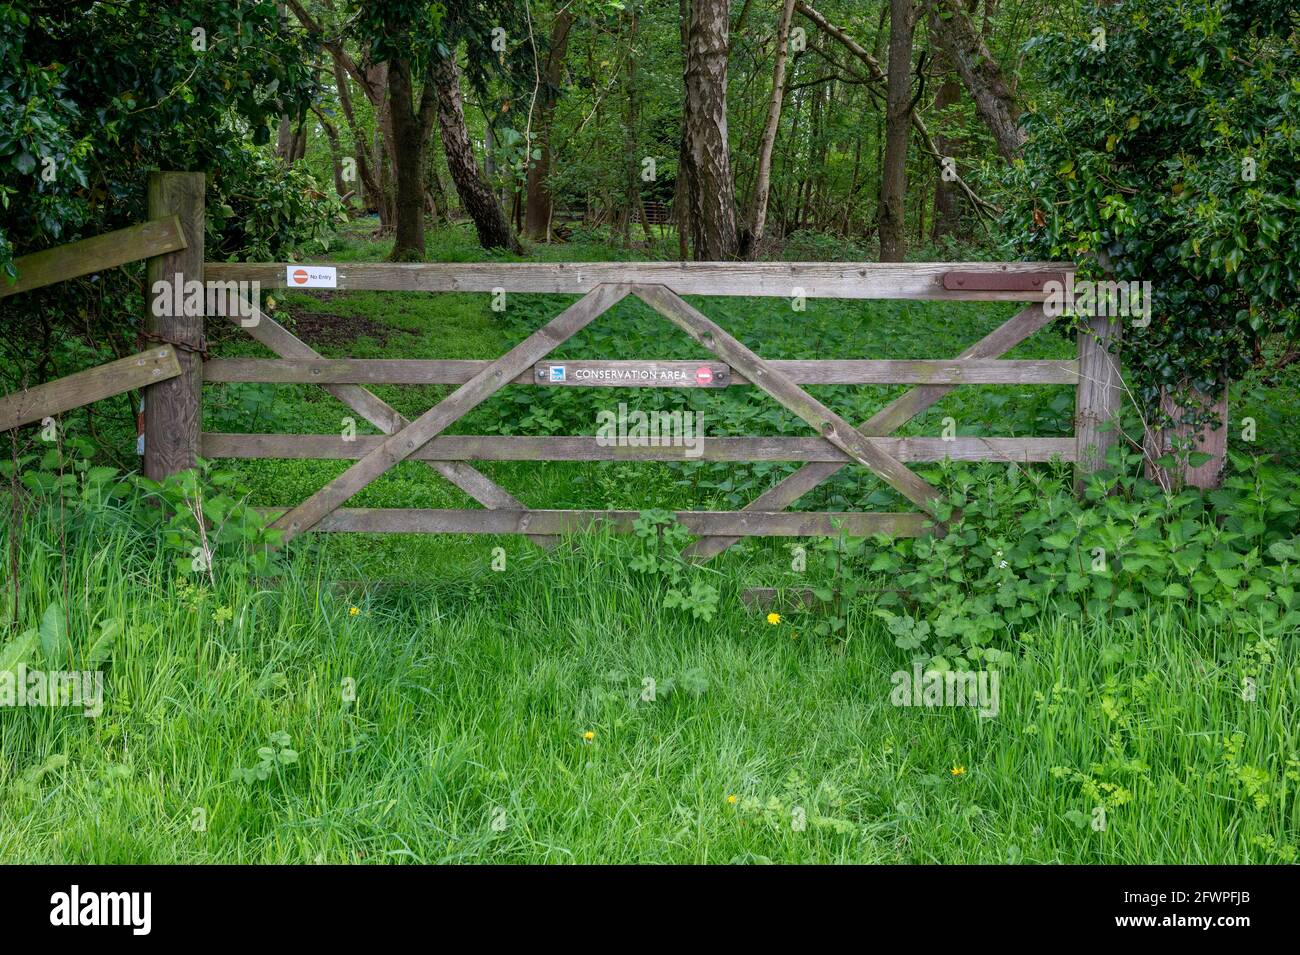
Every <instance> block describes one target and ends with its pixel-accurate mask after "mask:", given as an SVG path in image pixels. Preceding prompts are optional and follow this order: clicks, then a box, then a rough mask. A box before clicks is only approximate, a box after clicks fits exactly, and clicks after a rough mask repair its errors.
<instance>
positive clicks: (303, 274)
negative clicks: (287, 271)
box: [293, 269, 307, 285]
mask: <svg viewBox="0 0 1300 955" xmlns="http://www.w3.org/2000/svg"><path fill="white" fill-rule="evenodd" d="M293 280H294V281H295V282H297V283H298V284H299V285H303V284H305V283H306V281H307V270H306V269H295V270H294V273H293Z"/></svg>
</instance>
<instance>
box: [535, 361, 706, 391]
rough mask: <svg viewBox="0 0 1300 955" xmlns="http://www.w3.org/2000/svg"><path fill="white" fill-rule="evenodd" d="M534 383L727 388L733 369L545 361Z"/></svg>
mask: <svg viewBox="0 0 1300 955" xmlns="http://www.w3.org/2000/svg"><path fill="white" fill-rule="evenodd" d="M533 380H534V382H535V383H536V384H539V385H559V386H561V387H564V386H568V387H577V388H726V387H727V386H728V385H730V384H731V368H730V366H728V365H725V364H723V363H722V362H717V361H542V362H538V363H537V364H536V365H535V366H534V368H533Z"/></svg>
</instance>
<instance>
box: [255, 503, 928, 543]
mask: <svg viewBox="0 0 1300 955" xmlns="http://www.w3.org/2000/svg"><path fill="white" fill-rule="evenodd" d="M257 510H258V511H259V512H261V513H262V514H264V515H266V516H267V517H269V518H272V519H274V518H277V517H279V516H280V515H282V514H284V513H286V512H287V510H288V509H287V508H278V507H277V508H271V507H259V508H257ZM640 516H641V515H640V512H639V511H582V510H523V511H507V510H481V511H479V510H437V509H431V508H363V507H341V508H339V509H337V510H335V511H332V512H330V513H329V514H327V515H325V516H324V517H323V518H321V520H320V522H319V523H318V524H316V526H315V527H314V528H313V530H317V531H353V532H360V533H367V534H548V535H549V534H571V533H577V532H579V531H584V530H590V529H591V528H593V527H596V526H597V525H599V524H602V523H608V524H610V525H612V526H613V528H614V529H615V530H619V531H630V530H632V525H633V524H634V522H635V521H636V519H637V518H638V517H640ZM677 520H678V521H679V522H680V523H681V524H682V526H684V527H685V528H686V529H687V530H688V531H690V532H691V533H692V534H695V535H699V536H708V535H716V534H725V535H727V536H729V537H837V536H839V534H841V533H844V534H848V535H850V536H852V537H868V536H870V535H872V534H889V535H892V536H894V537H919V536H920V535H921V534H923V533H925V531H926V529H927V528H926V525H927V524H930V523H931V519H930V518H929V517H928V516H927V515H925V514H889V513H858V512H850V511H837V512H829V513H818V514H808V513H800V512H798V511H779V512H764V511H678V512H677ZM931 526H932V525H931Z"/></svg>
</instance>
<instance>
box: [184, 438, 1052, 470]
mask: <svg viewBox="0 0 1300 955" xmlns="http://www.w3.org/2000/svg"><path fill="white" fill-rule="evenodd" d="M382 440H383V438H382V437H381V436H379V435H368V434H367V435H361V434H359V435H357V436H356V437H354V438H352V439H350V440H345V439H344V438H342V437H341V436H339V435H334V434H233V433H223V432H206V433H204V435H203V439H202V448H203V450H202V456H203V457H205V458H296V459H303V458H315V459H324V460H355V459H357V458H360V457H362V456H364V455H365V454H367V453H369V452H370V451H373V450H374V449H375V448H376V447H378V446H379V442H380V441H382ZM867 440H868V441H869V442H871V443H872V444H874V445H876V446H877V447H879V448H880V449H881V450H882V451H884V452H885V453H886V454H889V455H890V456H891V457H895V458H897V459H898V460H900V461H943V460H951V461H1016V462H1021V463H1027V462H1031V461H1051V460H1060V461H1074V460H1075V459H1076V455H1077V443H1076V441H1075V439H1074V438H1072V437H1070V438H980V437H959V438H953V439H952V440H945V439H944V438H924V437H923V438H868V439H867ZM411 457H412V459H413V460H421V461H834V462H836V463H846V462H848V461H849V460H850V458H849V456H848V455H846V454H845V453H844V452H843V451H841V450H839V449H838V448H836V447H835V446H834V445H832V444H830V443H829V442H827V441H825V440H824V439H822V438H785V437H738V438H701V439H699V442H698V444H697V445H696V447H694V448H687V447H653V446H649V447H616V446H610V445H608V444H602V443H600V440H599V439H597V438H596V437H594V436H590V435H549V436H541V437H537V436H519V435H459V434H457V435H439V436H438V437H436V438H434V439H433V440H432V441H430V442H429V443H428V444H426V445H425V446H424V447H423V448H421V449H420V450H419V451H417V452H416V453H415V454H413V455H412V456H411Z"/></svg>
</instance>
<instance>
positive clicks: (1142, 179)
mask: <svg viewBox="0 0 1300 955" xmlns="http://www.w3.org/2000/svg"><path fill="white" fill-rule="evenodd" d="M1294 7H1295V5H1294V2H1293V0H1250V2H1246V0H1205V2H1201V3H1184V2H1181V0H1119V2H1094V3H1092V4H1090V5H1089V6H1088V7H1086V8H1085V9H1084V10H1083V11H1082V12H1081V15H1080V16H1079V17H1078V18H1076V19H1073V20H1072V21H1070V26H1069V27H1068V28H1067V29H1065V30H1062V31H1058V32H1053V33H1050V34H1047V35H1045V36H1041V37H1038V38H1036V39H1034V40H1031V41H1030V42H1029V43H1028V44H1026V53H1027V54H1028V55H1030V56H1031V57H1033V58H1034V59H1035V60H1036V61H1037V62H1039V63H1040V64H1041V67H1042V69H1043V71H1044V80H1045V84H1044V88H1045V89H1047V90H1050V91H1051V92H1050V94H1044V95H1045V96H1050V99H1045V100H1044V101H1043V102H1041V103H1032V104H1030V108H1029V110H1028V111H1027V112H1026V113H1025V115H1024V117H1023V120H1022V123H1023V125H1024V128H1025V131H1026V133H1027V136H1028V139H1027V142H1026V144H1025V148H1024V153H1023V158H1021V159H1018V160H1016V161H1015V162H1014V163H1013V164H1012V167H1011V169H1010V170H1009V171H1005V172H1004V173H1002V174H1000V177H999V179H1000V181H1001V182H1003V183H1004V184H1005V191H1004V192H1003V195H1002V199H1003V203H1004V207H1005V210H1006V218H1005V222H1004V224H1005V226H1006V227H1007V229H1008V232H1009V235H1010V236H1011V244H1012V247H1013V249H1014V251H1015V252H1018V253H1022V254H1024V255H1025V256H1027V257H1029V258H1033V259H1039V260H1061V259H1065V260H1072V261H1075V262H1078V263H1079V264H1080V267H1081V273H1080V276H1079V277H1080V278H1081V279H1083V278H1094V279H1095V278H1104V277H1106V273H1107V272H1109V273H1110V276H1111V277H1112V278H1113V279H1115V280H1119V281H1150V282H1151V283H1152V285H1153V298H1154V303H1153V314H1152V315H1149V316H1146V317H1145V318H1144V319H1143V320H1140V321H1136V322H1135V321H1129V322H1127V323H1126V325H1125V327H1124V328H1123V330H1122V332H1123V337H1124V342H1123V360H1124V364H1125V369H1126V372H1127V373H1128V374H1129V376H1130V377H1131V378H1132V380H1133V383H1134V385H1135V396H1136V398H1137V400H1138V403H1139V404H1140V406H1141V407H1142V410H1143V414H1144V417H1145V419H1146V421H1147V423H1148V425H1150V426H1152V427H1154V428H1166V427H1174V426H1179V425H1181V427H1180V429H1179V430H1180V432H1181V433H1183V434H1186V433H1188V432H1189V431H1190V430H1195V429H1197V428H1199V427H1200V426H1201V425H1202V424H1204V423H1206V422H1208V421H1209V420H1210V419H1211V414H1210V412H1209V410H1208V409H1209V405H1210V404H1211V403H1212V402H1214V401H1217V400H1219V399H1220V398H1221V397H1222V395H1223V394H1224V391H1225V388H1226V387H1227V384H1228V383H1230V382H1232V381H1236V380H1240V379H1241V378H1242V377H1243V376H1244V375H1245V374H1246V372H1247V371H1248V370H1249V369H1250V368H1251V367H1252V366H1258V365H1262V364H1267V363H1268V359H1267V357H1266V356H1268V355H1269V353H1270V349H1269V348H1268V347H1267V346H1268V344H1269V341H1270V339H1271V338H1273V337H1275V336H1276V337H1280V338H1281V339H1284V340H1285V339H1290V340H1292V341H1294V340H1295V339H1296V338H1297V337H1300V312H1297V310H1296V300H1295V295H1296V289H1297V287H1298V286H1300V243H1297V242H1296V241H1295V237H1296V236H1297V235H1300V136H1298V135H1297V133H1296V130H1297V127H1300V14H1297V12H1296V10H1295V8H1294ZM1148 321H1149V323H1148ZM1284 360H1287V359H1284ZM1214 417H1221V412H1219V413H1218V414H1216V415H1214ZM1159 450H1163V448H1161V449H1159ZM1158 454H1159V451H1157V452H1156V455H1155V456H1158Z"/></svg>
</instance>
